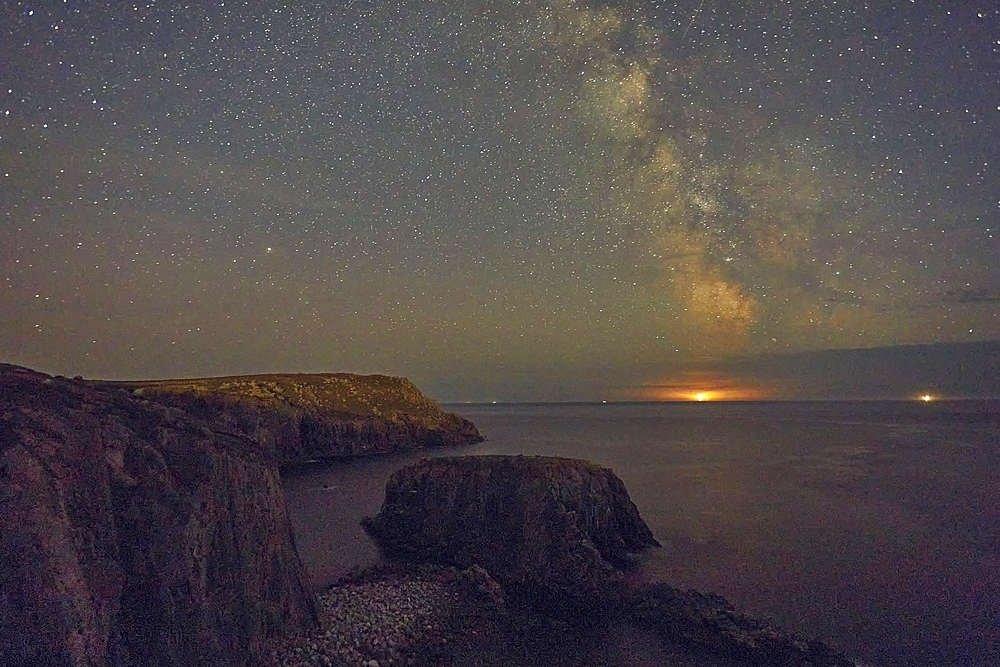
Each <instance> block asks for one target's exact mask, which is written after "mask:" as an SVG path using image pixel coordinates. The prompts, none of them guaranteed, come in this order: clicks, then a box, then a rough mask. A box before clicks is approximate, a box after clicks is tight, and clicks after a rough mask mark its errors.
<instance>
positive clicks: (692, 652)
mask: <svg viewBox="0 0 1000 667" xmlns="http://www.w3.org/2000/svg"><path fill="white" fill-rule="evenodd" d="M363 524H364V526H365V528H366V530H367V531H368V532H369V534H370V535H371V536H372V537H373V538H374V539H375V541H376V542H377V543H378V545H379V547H380V548H381V549H382V551H383V552H384V553H385V554H386V555H387V556H388V557H390V558H392V559H393V560H395V561H396V562H398V563H402V564H410V565H409V566H412V564H414V563H433V564H436V565H439V566H456V567H460V568H464V567H470V566H481V567H482V568H484V569H485V571H486V572H487V573H488V574H489V576H490V577H492V578H494V579H496V580H497V581H498V582H499V583H500V585H501V586H502V587H503V589H504V590H505V592H506V593H508V594H509V595H510V598H511V599H512V600H516V601H517V602H518V606H517V609H518V611H517V613H515V614H510V615H505V616H494V618H497V619H499V620H496V621H491V622H483V621H482V620H481V619H484V618H487V617H488V616H487V615H486V614H485V613H481V614H477V613H475V611H474V610H466V611H465V612H463V613H464V615H466V616H468V617H469V618H472V619H480V621H478V622H479V623H480V625H481V627H479V628H478V629H477V632H474V633H469V632H462V633H459V634H458V635H457V636H455V637H452V638H450V639H449V641H448V642H447V643H446V644H445V646H447V647H448V648H447V649H446V650H445V649H442V656H445V657H446V658H447V659H445V657H442V658H441V661H439V663H435V664H478V665H484V666H487V665H489V666H492V665H508V664H522V665H543V664H544V665H548V666H550V667H552V666H555V667H559V666H562V665H583V664H586V665H605V664H607V665H612V664H614V665H619V664H671V665H682V666H689V667H696V666H697V667H732V666H736V665H742V666H751V665H753V666H756V665H774V666H782V667H850V666H851V665H852V663H851V662H850V661H848V660H846V659H845V658H844V657H843V656H842V655H840V654H838V653H836V652H834V651H832V650H831V649H830V648H829V647H827V646H826V645H825V644H823V643H821V642H818V641H810V640H805V639H802V638H799V637H796V636H794V635H790V634H788V633H784V632H781V631H780V630H778V629H776V628H775V627H773V626H771V625H769V624H767V623H764V622H761V621H758V620H755V619H752V618H749V617H747V616H744V615H742V614H740V613H738V612H737V611H735V610H734V609H733V607H732V606H731V605H730V604H729V603H728V602H726V600H725V599H723V598H721V597H719V596H715V595H705V594H702V593H698V592H696V591H680V590H677V589H675V588H672V587H670V586H669V585H667V584H665V583H663V582H656V581H653V580H649V579H643V578H642V572H641V570H642V568H640V567H633V566H634V565H636V563H637V562H638V561H641V560H643V559H645V558H647V557H648V556H650V555H652V554H653V553H654V552H649V551H647V552H645V553H644V554H640V552H642V551H643V550H645V549H646V548H647V547H652V546H659V545H658V544H657V542H656V540H655V539H653V536H652V534H651V533H650V531H649V529H648V527H647V526H646V524H645V522H643V520H642V518H641V517H640V516H639V513H638V511H637V509H636V507H635V505H633V504H632V502H631V500H630V499H629V496H628V493H627V491H626V490H625V487H624V485H623V484H622V482H621V480H619V479H618V478H617V477H616V476H615V475H614V473H613V472H612V471H610V470H608V469H607V468H602V467H600V466H597V465H595V464H593V463H588V462H586V461H578V460H572V459H560V458H548V457H522V456H516V457H515V456H469V457H455V458H435V459H430V460H423V461H421V462H419V463H417V464H415V465H412V466H409V467H406V468H403V469H402V470H398V471H396V472H395V473H393V475H392V476H391V477H390V479H389V481H388V483H387V484H386V497H385V502H384V503H383V505H382V508H381V510H380V512H379V513H378V515H377V516H375V517H374V518H369V519H365V520H364V522H363ZM625 571H628V575H627V576H626V575H625ZM495 607H496V603H495V602H493V603H491V604H490V605H486V606H485V607H484V609H486V610H487V611H489V610H491V609H493V608H495ZM595 621H597V622H595ZM449 661H450V662H449Z"/></svg>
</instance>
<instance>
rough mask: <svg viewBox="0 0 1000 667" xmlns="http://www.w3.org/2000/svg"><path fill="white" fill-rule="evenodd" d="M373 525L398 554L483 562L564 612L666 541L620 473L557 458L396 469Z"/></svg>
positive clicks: (519, 591) (601, 593) (521, 591)
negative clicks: (653, 529)
mask: <svg viewBox="0 0 1000 667" xmlns="http://www.w3.org/2000/svg"><path fill="white" fill-rule="evenodd" d="M364 526H365V529H366V530H367V531H368V532H369V534H370V535H371V536H372V537H373V538H374V539H375V541H376V542H377V543H378V545H379V547H380V548H381V549H382V551H383V552H384V553H385V554H386V555H388V556H390V557H392V558H397V559H401V560H406V561H419V562H429V563H436V564H440V565H454V566H457V567H461V568H464V567H469V566H472V565H480V566H482V567H483V568H485V569H486V571H487V572H489V573H490V575H491V576H492V577H494V578H495V579H496V580H497V581H498V582H500V584H501V585H502V586H503V587H504V588H505V589H506V590H508V591H510V592H512V593H513V594H514V595H515V596H518V597H526V598H530V600H531V601H532V603H533V604H536V605H540V606H543V607H545V606H552V607H554V608H560V609H561V608H566V609H572V608H576V607H579V606H581V605H592V604H597V603H600V602H601V601H603V600H604V598H605V597H606V596H607V595H608V594H610V593H612V592H613V591H614V590H615V589H616V586H617V584H618V583H619V582H620V580H621V574H622V573H621V570H620V568H622V567H624V566H625V565H626V564H627V563H628V562H629V560H630V558H631V557H632V555H633V554H634V553H636V552H638V551H640V550H642V549H644V548H646V547H650V546H658V543H657V542H656V540H655V539H653V535H652V533H651V532H650V531H649V528H648V527H647V526H646V523H645V522H644V521H643V520H642V518H641V517H640V516H639V512H638V510H637V509H636V507H635V505H634V504H633V503H632V501H631V499H630V498H629V496H628V492H627V491H626V490H625V486H624V485H623V484H622V482H621V480H619V479H618V477H616V476H615V474H614V473H613V472H611V471H610V470H608V469H607V468H602V467H600V466H597V465H595V464H593V463H589V462H587V461H579V460H573V459H560V458H552V457H536V456H531V457H527V456H467V457H451V458H435V459H429V460H426V459H425V460H423V461H421V462H419V463H417V464H414V465H412V466H409V467H406V468H403V469H402V470H398V471H397V472H395V473H393V475H392V476H391V477H390V479H389V481H388V483H387V484H386V496H385V502H384V504H383V505H382V509H381V511H380V512H379V514H378V515H377V516H375V517H374V518H371V519H366V520H365V521H364Z"/></svg>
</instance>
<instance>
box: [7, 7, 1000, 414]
mask: <svg viewBox="0 0 1000 667" xmlns="http://www.w3.org/2000/svg"><path fill="white" fill-rule="evenodd" d="M0 40H2V41H0V266H2V281H3V282H2V283H0V361H7V362H11V363H17V364H22V365H26V366H30V367H33V368H36V369H39V370H43V371H46V372H50V373H59V374H63V375H77V374H79V375H84V376H87V377H95V378H107V379H138V378H157V377H185V376H205V375H232V374H244V373H258V372H286V371H287V372H291V371H304V372H333V371H353V372H361V373H372V372H383V373H389V374H393V375H405V376H407V377H410V378H411V379H413V380H414V381H415V382H416V383H417V384H418V385H419V386H420V387H421V388H423V389H424V390H425V391H427V392H428V393H429V394H431V395H432V396H434V397H435V398H438V399H439V400H445V401H453V400H566V399H602V398H606V399H609V400H616V399H621V398H636V397H640V398H670V397H677V396H673V395H671V394H670V393H669V391H665V393H662V394H657V391H658V390H657V388H658V387H667V388H669V387H687V389H684V391H688V390H690V391H696V390H697V389H698V388H699V387H700V386H702V385H704V386H705V387H706V390H709V389H712V387H713V386H716V385H717V386H720V387H730V388H732V387H735V389H733V392H731V393H730V394H727V396H729V397H741V396H742V397H766V396H768V395H772V394H773V388H771V389H769V388H767V387H764V386H757V385H755V384H754V381H753V379H752V377H750V376H752V373H749V374H745V375H744V376H743V377H741V379H739V381H738V382H736V384H735V385H734V384H733V380H732V379H731V378H727V377H725V375H726V371H725V370H724V369H725V368H726V364H727V363H729V360H732V359H740V360H743V361H739V364H742V365H741V366H740V367H741V368H744V369H745V368H747V362H746V361H745V360H746V359H747V358H752V357H753V356H754V355H771V356H769V357H766V358H771V359H773V358H774V356H773V355H775V354H786V353H789V354H792V355H798V354H801V353H803V352H807V351H812V350H830V349H832V350H841V349H851V348H872V347H880V346H895V345H911V344H926V343H962V342H975V341H987V340H995V339H1000V315H998V312H1000V9H998V8H997V3H996V2H995V0H981V1H979V2H973V1H965V0H957V1H953V2H925V1H923V0H918V1H908V0H899V1H896V2H889V1H872V2H860V1H855V0H840V1H833V0H822V1H820V0H794V1H792V2H782V1H781V0H766V1H760V2H746V1H736V0H704V1H702V0H683V1H681V2H677V3H673V2H617V3H604V4H602V3H596V2H595V3H587V2H577V3H574V2H566V1H564V0H554V1H552V2H535V1H531V0H529V1H525V2H515V1H513V0H510V1H500V0H497V1H475V0H467V1H455V2H429V1H427V0H422V1H420V2H396V1H392V2H389V1H382V0H380V1H377V2H373V1H370V0H350V1H347V2H293V3H287V4H283V3H277V2H248V3H235V2H226V3H222V2H218V3H198V2H183V3H182V2H157V3H153V2H140V3H132V2H128V3H122V2H98V1H92V2H86V1H83V0H66V1H64V2H56V1H51V0H50V1H47V2H6V1H4V2H0ZM789 358H794V359H798V358H801V357H796V356H792V357H789ZM734 363H736V362H734ZM733 367H735V366H733ZM706 368H712V369H714V370H712V371H711V372H709V371H706V370H705V369H706ZM720 368H722V369H723V370H722V371H720V370H719V369H720ZM747 378H750V379H747ZM769 392H770V393H769Z"/></svg>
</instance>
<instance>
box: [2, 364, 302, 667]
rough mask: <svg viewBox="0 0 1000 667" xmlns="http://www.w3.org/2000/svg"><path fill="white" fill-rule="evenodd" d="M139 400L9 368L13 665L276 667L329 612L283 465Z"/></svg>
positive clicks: (243, 441) (6, 652)
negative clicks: (292, 637) (309, 570)
mask: <svg viewBox="0 0 1000 667" xmlns="http://www.w3.org/2000/svg"><path fill="white" fill-rule="evenodd" d="M265 454H266V453H265V451H264V449H263V448H262V447H261V446H260V445H259V444H258V443H255V442H254V441H252V440H250V439H248V438H246V437H244V436H242V435H240V434H236V433H226V432H223V431H222V430H220V429H218V428H217V425H216V424H214V423H210V422H207V421H204V420H199V419H197V418H195V417H193V416H192V415H190V414H187V413H185V412H183V411H181V410H177V409H172V408H169V407H166V406H164V405H160V404H157V403H155V402H150V401H148V400H145V399H143V398H140V397H137V396H135V395H134V394H133V393H132V392H131V391H128V390H123V389H113V388H109V387H101V386H98V385H96V384H93V383H87V382H83V381H78V380H67V379H65V378H52V377H49V376H46V375H43V374H41V373H36V372H33V371H30V370H28V369H24V368H18V367H14V366H8V365H0V553H2V554H3V560H2V562H0V662H2V664H4V665H16V666H25V667H27V666H28V665H32V666H34V665H67V666H69V665H72V666H74V667H75V666H84V665H87V666H90V665H115V666H116V667H130V666H132V665H136V666H138V665H171V666H172V665H177V666H182V665H183V666H188V665H251V664H266V662H265V661H266V656H265V649H264V643H265V642H266V641H267V640H268V639H269V638H271V637H275V636H277V635H281V634H283V633H287V632H290V631H297V630H301V629H303V628H308V627H312V626H314V625H315V623H316V622H317V617H316V608H315V600H314V598H313V596H312V594H311V593H310V586H309V583H308V581H307V578H306V574H305V572H304V570H303V567H302V564H301V562H300V560H299V557H298V554H297V552H296V549H295V544H294V539H293V535H292V527H291V523H290V521H289V517H288V514H287V508H286V505H285V500H284V496H283V493H282V489H281V485H280V482H279V479H278V474H277V469H276V467H275V466H274V464H273V461H269V460H268V457H267V456H266V455H265Z"/></svg>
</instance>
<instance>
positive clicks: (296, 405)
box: [113, 373, 442, 420]
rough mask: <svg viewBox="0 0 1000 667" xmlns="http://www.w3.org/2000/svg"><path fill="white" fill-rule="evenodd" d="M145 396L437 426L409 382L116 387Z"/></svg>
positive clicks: (315, 379) (207, 381)
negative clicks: (407, 419) (216, 399)
mask: <svg viewBox="0 0 1000 667" xmlns="http://www.w3.org/2000/svg"><path fill="white" fill-rule="evenodd" d="M113 384H114V385H116V386H119V387H128V388H130V389H133V390H134V391H135V393H137V394H140V395H160V396H162V395H169V394H181V395H184V394H186V395H192V394H193V395H196V396H210V395H214V396H220V397H228V398H233V399H251V400H256V401H260V402H262V403H270V404H274V405H276V406H278V405H284V406H287V407H289V408H292V409H295V410H301V411H303V412H309V413H315V412H326V413H334V414H344V415H354V416H358V417H382V418H389V419H391V418H392V417H394V416H396V415H399V414H407V415H410V416H412V417H416V418H420V419H422V420H432V419H434V418H436V417H438V416H439V415H440V414H441V412H442V411H441V408H440V406H438V404H437V403H436V402H434V401H433V400H431V399H429V398H427V397H426V396H424V395H423V394H422V393H421V392H420V390H419V389H417V387H416V385H414V384H413V383H412V382H410V381H409V380H407V379H406V378H400V377H392V376H388V375H355V374H353V373H274V374H268V375H233V376H227V377H215V378H190V379H176V380H143V381H134V382H115V383H113Z"/></svg>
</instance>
